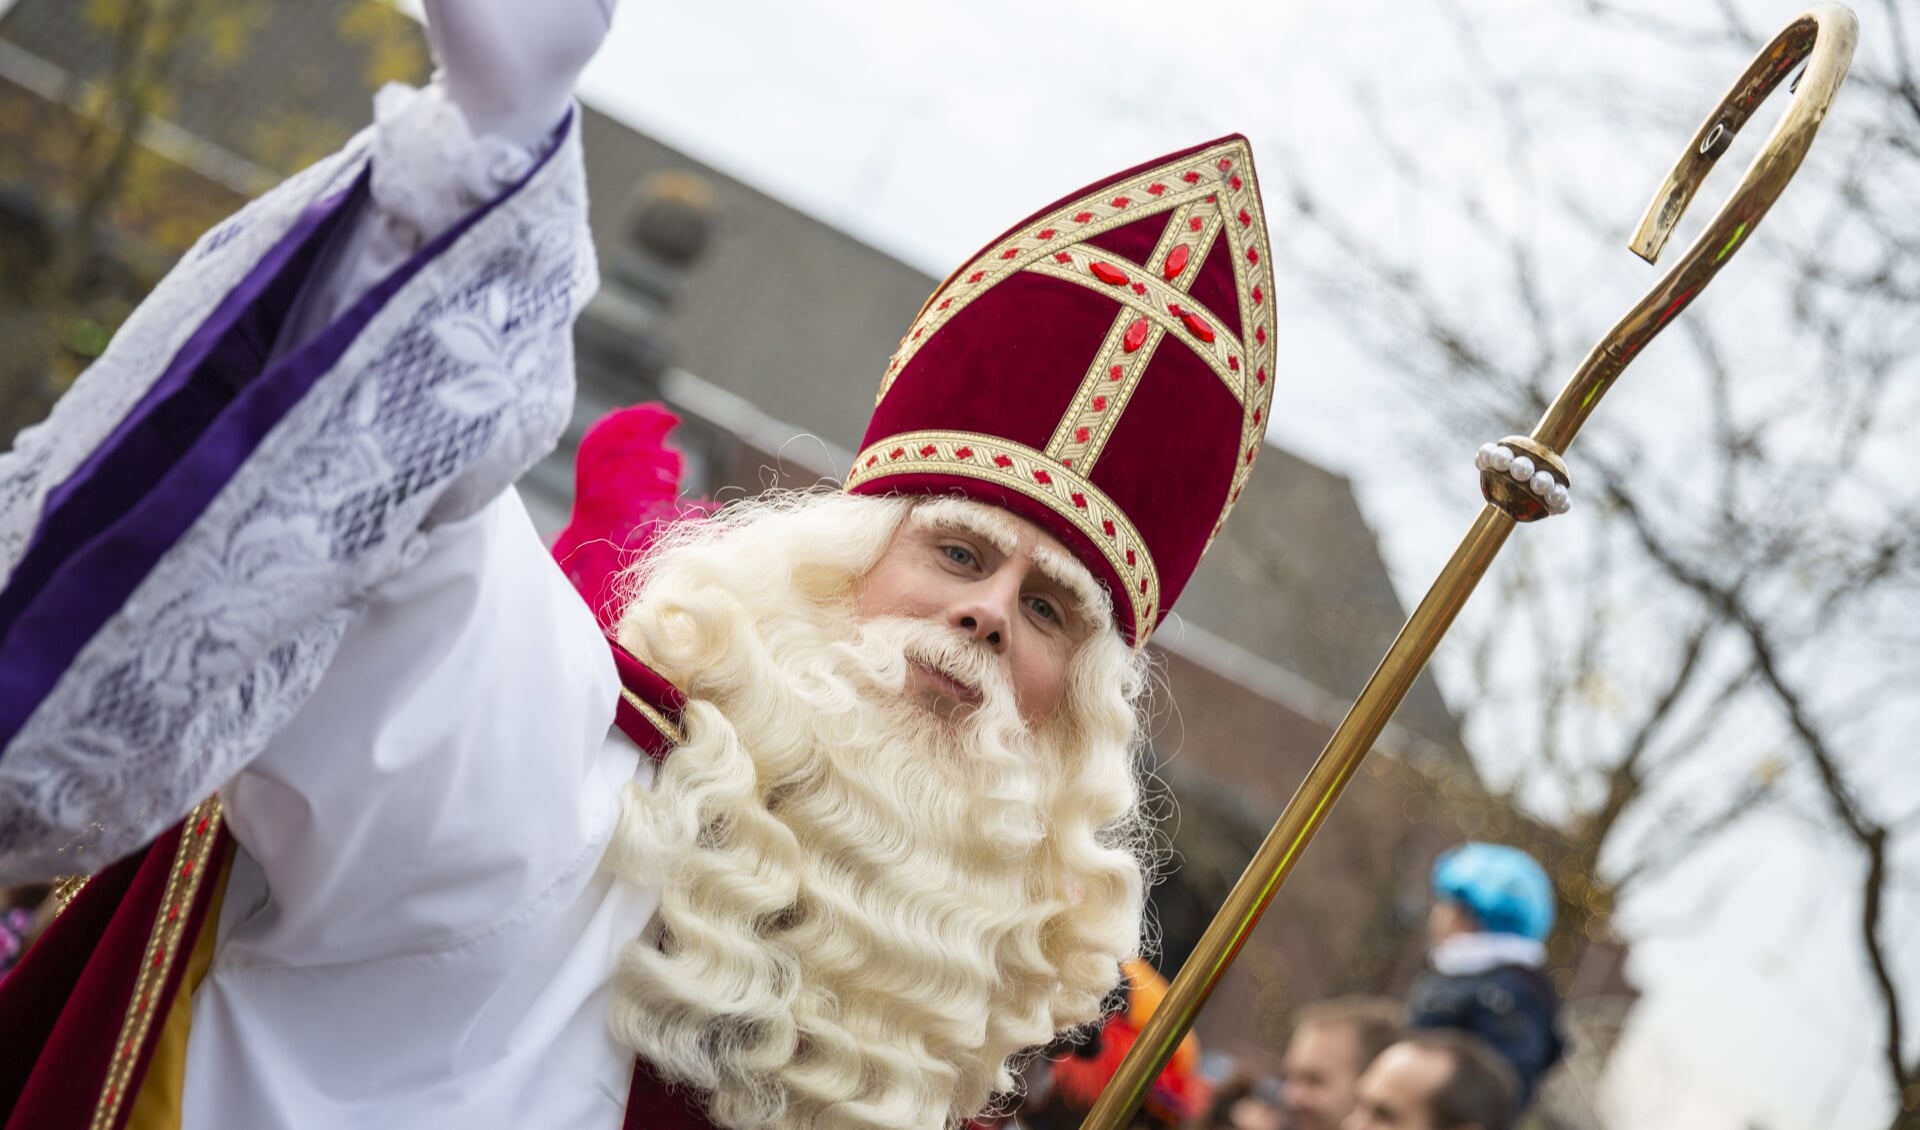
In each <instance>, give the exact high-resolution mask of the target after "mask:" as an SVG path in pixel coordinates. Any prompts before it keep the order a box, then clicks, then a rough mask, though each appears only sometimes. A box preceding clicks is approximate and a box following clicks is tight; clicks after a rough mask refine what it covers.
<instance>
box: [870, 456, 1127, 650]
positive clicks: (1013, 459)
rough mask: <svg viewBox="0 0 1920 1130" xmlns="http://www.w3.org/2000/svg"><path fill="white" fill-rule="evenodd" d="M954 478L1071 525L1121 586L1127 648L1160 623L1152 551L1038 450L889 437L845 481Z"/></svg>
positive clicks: (1103, 501)
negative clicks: (1000, 489)
mask: <svg viewBox="0 0 1920 1130" xmlns="http://www.w3.org/2000/svg"><path fill="white" fill-rule="evenodd" d="M904 474H943V475H959V476H962V477H964V478H970V479H979V480H980V481H982V482H989V483H996V484H999V485H1001V486H1005V487H1009V488H1011V489H1013V490H1016V491H1019V492H1020V493H1021V494H1024V495H1026V496H1027V497H1028V498H1032V499H1035V500H1037V501H1039V502H1042V503H1044V504H1046V506H1047V507H1048V508H1050V509H1051V510H1053V511H1054V513H1056V514H1059V515H1060V516H1061V517H1063V518H1065V519H1067V521H1069V522H1071V523H1073V525H1074V526H1075V528H1077V529H1078V530H1079V531H1080V532H1081V533H1083V534H1085V535H1086V536H1087V540H1088V541H1090V542H1092V543H1093V544H1094V545H1095V546H1097V547H1098V548H1099V550H1100V552H1101V554H1102V555H1103V556H1104V557H1105V558H1106V559H1107V563H1108V564H1110V565H1112V566H1113V571H1114V573H1115V574H1117V575H1118V576H1119V577H1120V579H1121V581H1122V583H1124V584H1125V585H1126V586H1127V591H1126V594H1125V595H1126V599H1127V602H1128V604H1130V605H1131V606H1132V609H1133V623H1134V646H1135V647H1143V646H1145V645H1146V642H1147V637H1148V636H1149V635H1151V634H1153V628H1154V624H1155V621H1156V620H1157V619H1158V618H1159V607H1160V574H1159V570H1158V569H1157V568H1156V567H1155V565H1154V561H1153V552H1152V550H1151V549H1150V548H1149V547H1148V546H1147V543H1146V542H1145V541H1144V540H1143V539H1142V538H1141V537H1140V531H1138V530H1136V529H1135V528H1134V526H1133V523H1132V522H1131V521H1129V520H1128V519H1127V515H1126V512H1125V511H1123V510H1121V509H1120V507H1118V506H1116V505H1115V504H1114V502H1113V500H1112V499H1110V498H1108V497H1107V496H1106V495H1105V494H1103V493H1102V492H1101V491H1100V489H1099V488H1098V487H1095V486H1094V485H1093V484H1092V483H1090V482H1088V481H1087V480H1086V479H1085V478H1084V477H1082V476H1081V475H1079V474H1077V473H1076V472H1075V471H1074V470H1073V469H1072V468H1070V467H1066V466H1063V465H1062V464H1061V463H1060V462H1059V461H1058V460H1056V459H1053V458H1051V457H1049V456H1048V455H1047V454H1046V453H1045V452H1040V451H1035V450H1034V449H1032V448H1030V447H1027V446H1025V445H1022V444H1017V443H1011V442H1009V441H1007V440H1004V439H1001V438H1000V437H998V436H990V435H982V434H978V433H974V432H947V431H926V432H906V433H903V434H901V435H896V436H890V437H888V438H887V439H885V440H883V441H881V442H880V443H877V444H874V445H873V446H871V447H869V448H867V449H866V450H865V451H862V452H861V453H860V454H859V456H858V457H856V458H855V459H854V461H853V471H852V473H851V474H849V475H848V476H847V489H848V490H853V489H856V488H858V487H859V486H861V485H862V484H863V483H866V482H869V481H871V480H874V479H884V478H886V477H887V476H889V475H904Z"/></svg>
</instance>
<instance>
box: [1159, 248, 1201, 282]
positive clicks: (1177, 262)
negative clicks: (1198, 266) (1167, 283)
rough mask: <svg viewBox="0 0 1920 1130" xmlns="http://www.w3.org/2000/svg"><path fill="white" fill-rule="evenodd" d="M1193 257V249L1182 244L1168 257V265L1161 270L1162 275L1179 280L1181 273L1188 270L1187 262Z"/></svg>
mask: <svg viewBox="0 0 1920 1130" xmlns="http://www.w3.org/2000/svg"><path fill="white" fill-rule="evenodd" d="M1192 257H1193V249H1192V248H1190V247H1188V246H1187V245H1186V244H1184V243H1182V244H1180V245H1178V246H1177V247H1175V248H1174V249H1173V251H1172V252H1170V253H1169V254H1168V255H1167V264H1166V266H1165V267H1163V268H1161V272H1160V273H1161V274H1163V275H1165V276H1167V277H1168V278H1170V279H1174V278H1179V277H1180V272H1181V271H1184V270H1186V269H1187V260H1189V259H1191V258H1192Z"/></svg>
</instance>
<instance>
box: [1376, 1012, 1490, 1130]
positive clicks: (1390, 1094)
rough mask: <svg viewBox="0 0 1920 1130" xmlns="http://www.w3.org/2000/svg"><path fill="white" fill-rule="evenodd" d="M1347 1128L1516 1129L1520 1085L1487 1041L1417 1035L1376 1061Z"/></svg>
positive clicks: (1437, 1034)
mask: <svg viewBox="0 0 1920 1130" xmlns="http://www.w3.org/2000/svg"><path fill="white" fill-rule="evenodd" d="M1359 1091H1360V1094H1359V1102H1358V1104H1357V1105H1356V1106H1355V1107H1354V1110H1353V1112H1352V1113H1351V1114H1349V1115H1348V1116H1347V1120H1346V1122H1344V1123H1343V1124H1342V1126H1341V1130H1511V1127H1512V1126H1513V1120H1514V1117H1515V1115H1516V1113H1517V1112H1518V1111H1519V1109H1520V1107H1519V1103H1518V1081H1517V1080H1516V1079H1515V1078H1514V1074H1513V1069H1512V1068H1511V1067H1509V1066H1507V1063H1506V1061H1505V1060H1503V1059H1501V1058H1500V1057H1499V1056H1498V1055H1496V1054H1494V1052H1493V1049H1491V1048H1489V1047H1488V1046H1487V1044H1486V1042H1485V1041H1484V1040H1481V1039H1479V1038H1478V1037H1476V1036H1470V1035H1467V1034H1466V1033H1464V1032H1452V1031H1432V1032H1416V1033H1414V1034H1413V1035H1411V1036H1408V1037H1407V1038H1406V1039H1404V1040H1401V1041H1400V1042H1399V1043H1396V1044H1394V1045H1392V1046H1391V1047H1389V1048H1387V1049H1386V1050H1385V1051H1383V1052H1381V1053H1380V1055H1379V1056H1378V1057H1377V1058H1375V1059H1374V1061H1373V1065H1372V1066H1371V1067H1368V1068H1367V1070H1366V1072H1365V1073H1364V1074H1363V1075H1361V1077H1360V1087H1359Z"/></svg>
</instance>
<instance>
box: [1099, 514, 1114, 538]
mask: <svg viewBox="0 0 1920 1130" xmlns="http://www.w3.org/2000/svg"><path fill="white" fill-rule="evenodd" d="M1100 532H1101V533H1103V534H1106V535H1107V536H1108V537H1112V536H1113V519H1112V518H1102V519H1100Z"/></svg>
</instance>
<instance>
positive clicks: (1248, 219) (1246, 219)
mask: <svg viewBox="0 0 1920 1130" xmlns="http://www.w3.org/2000/svg"><path fill="white" fill-rule="evenodd" d="M1252 222H1253V217H1252V216H1249V215H1248V214H1247V210H1246V209H1245V208H1242V209H1240V226H1241V227H1243V228H1244V227H1246V226H1247V225H1248V224H1250V223H1252Z"/></svg>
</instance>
